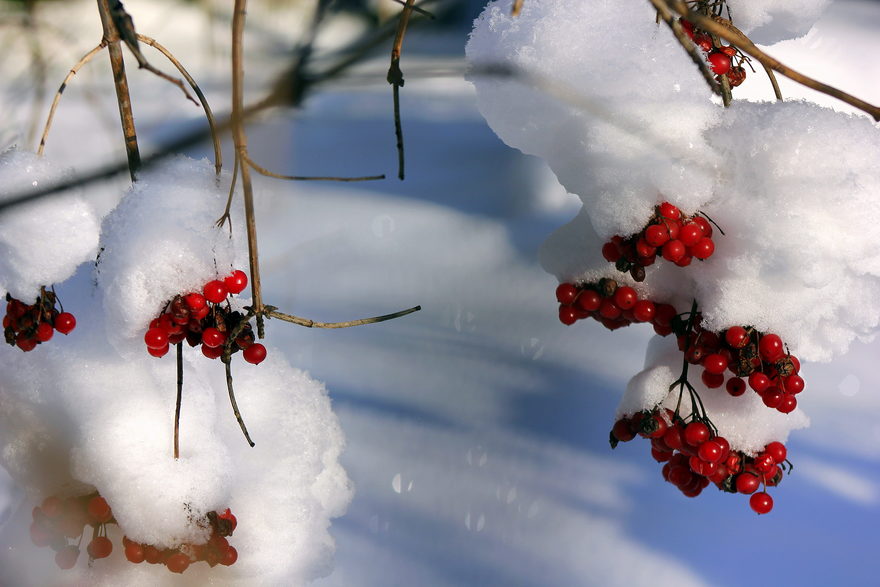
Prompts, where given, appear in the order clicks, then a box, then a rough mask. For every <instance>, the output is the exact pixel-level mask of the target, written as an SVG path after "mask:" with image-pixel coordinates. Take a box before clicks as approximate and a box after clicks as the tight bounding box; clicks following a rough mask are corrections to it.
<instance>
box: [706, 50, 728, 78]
mask: <svg viewBox="0 0 880 587" xmlns="http://www.w3.org/2000/svg"><path fill="white" fill-rule="evenodd" d="M708 59H709V67H710V68H711V69H712V72H713V73H715V74H716V75H724V74H725V73H727V72H728V71H730V57H728V56H727V55H726V54H725V53H724V52H723V51H712V52H711V53H709V58H708Z"/></svg>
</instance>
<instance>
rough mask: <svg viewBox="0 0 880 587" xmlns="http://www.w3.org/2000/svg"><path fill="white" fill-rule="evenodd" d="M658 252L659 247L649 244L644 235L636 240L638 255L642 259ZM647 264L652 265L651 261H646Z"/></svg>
mask: <svg viewBox="0 0 880 587" xmlns="http://www.w3.org/2000/svg"><path fill="white" fill-rule="evenodd" d="M656 252H657V247H653V246H651V245H650V244H648V241H646V240H645V239H644V237H642V238H640V239H639V240H637V241H636V255H638V256H639V257H640V258H642V259H647V258H650V257H652V256H654V254H655V253H656ZM644 264H645V265H650V263H644Z"/></svg>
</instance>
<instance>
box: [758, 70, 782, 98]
mask: <svg viewBox="0 0 880 587" xmlns="http://www.w3.org/2000/svg"><path fill="white" fill-rule="evenodd" d="M761 66H763V68H764V72H765V73H766V74H767V77H769V78H770V85H772V86H773V93H774V94H775V95H776V99H777V100H779V101H780V102H782V91H781V90H780V89H779V82H777V81H776V74H775V73H773V70H772V69H770V68H769V67H767V66H766V65H764V64H763V63H762V64H761Z"/></svg>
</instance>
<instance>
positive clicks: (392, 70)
mask: <svg viewBox="0 0 880 587" xmlns="http://www.w3.org/2000/svg"><path fill="white" fill-rule="evenodd" d="M414 3H415V0H406V4H405V5H404V6H403V10H401V12H400V20H399V21H398V22H397V33H396V34H395V36H394V44H393V45H392V46H391V66H390V67H389V68H388V75H387V76H386V79H387V80H388V83H389V84H391V88H392V98H393V101H394V135H395V137H396V138H397V177H398V179H400V180H403V178H404V155H403V124H402V123H401V121H400V88H402V87H403V84H404V80H403V72H402V71H400V51H401V49H402V47H403V37H404V35H406V27H407V25H408V24H409V17H410V15H412V11H413V4H414Z"/></svg>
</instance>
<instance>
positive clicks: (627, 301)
mask: <svg viewBox="0 0 880 587" xmlns="http://www.w3.org/2000/svg"><path fill="white" fill-rule="evenodd" d="M638 301H639V295H638V294H637V293H636V290H634V289H633V288H631V287H629V286H627V285H624V286H621V287H618V288H617V291H615V292H614V303H615V304H616V305H617V307H618V308H620V309H621V310H629V309H630V308H632V307H633V306H635V305H636V302H638Z"/></svg>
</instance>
